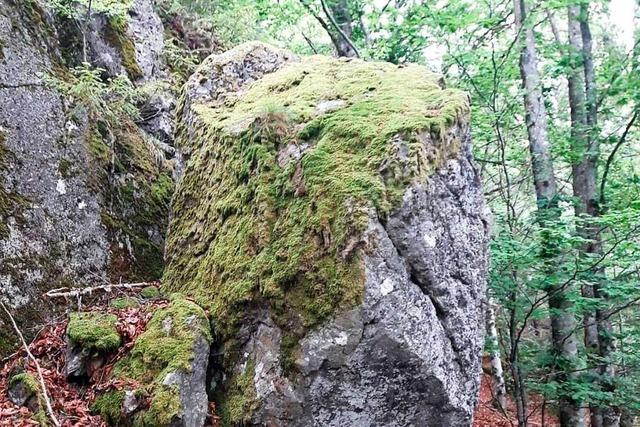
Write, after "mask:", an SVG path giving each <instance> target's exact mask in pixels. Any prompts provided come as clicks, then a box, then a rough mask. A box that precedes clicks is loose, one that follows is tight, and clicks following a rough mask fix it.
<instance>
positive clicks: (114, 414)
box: [91, 390, 125, 425]
mask: <svg viewBox="0 0 640 427" xmlns="http://www.w3.org/2000/svg"><path fill="white" fill-rule="evenodd" d="M124 395H125V392H124V391H120V390H113V391H109V392H107V393H105V394H103V395H102V396H98V398H97V399H96V400H95V401H94V402H93V404H92V405H91V411H93V412H94V413H96V414H98V415H100V416H101V417H102V418H103V419H104V420H105V421H106V422H107V423H108V424H109V425H117V424H118V422H119V421H120V417H121V414H122V403H123V401H124Z"/></svg>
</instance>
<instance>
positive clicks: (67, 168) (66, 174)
mask: <svg viewBox="0 0 640 427" xmlns="http://www.w3.org/2000/svg"><path fill="white" fill-rule="evenodd" d="M58 172H59V173H60V176H61V177H63V178H64V179H68V178H71V177H73V176H74V175H75V173H74V172H73V163H71V161H70V160H68V159H60V162H59V163H58Z"/></svg>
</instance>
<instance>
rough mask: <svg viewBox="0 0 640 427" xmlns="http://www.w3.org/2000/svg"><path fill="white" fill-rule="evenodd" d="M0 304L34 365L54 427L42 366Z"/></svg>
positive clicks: (54, 415) (54, 418)
mask: <svg viewBox="0 0 640 427" xmlns="http://www.w3.org/2000/svg"><path fill="white" fill-rule="evenodd" d="M0 305H1V306H2V309H3V310H4V312H5V313H7V316H9V320H11V324H12V325H13V329H14V330H15V331H16V334H18V337H19V338H20V341H22V346H23V347H24V350H25V351H26V352H27V356H29V359H31V360H32V361H33V363H34V364H35V365H36V370H37V371H38V379H39V380H40V387H41V388H42V397H43V399H44V402H45V404H46V405H47V412H48V413H49V418H51V422H52V423H53V425H55V426H56V427H60V421H58V419H57V418H56V414H54V412H53V408H52V407H51V400H50V399H49V393H48V392H47V386H46V385H45V383H44V377H43V376H42V368H40V364H39V363H38V361H37V360H36V358H35V357H34V356H33V354H32V353H31V351H30V350H29V346H28V345H27V342H26V341H25V339H24V336H23V335H22V332H20V329H19V328H18V325H17V324H16V321H15V319H14V318H13V316H12V315H11V312H9V310H8V309H7V307H6V306H5V305H4V303H3V302H2V301H0Z"/></svg>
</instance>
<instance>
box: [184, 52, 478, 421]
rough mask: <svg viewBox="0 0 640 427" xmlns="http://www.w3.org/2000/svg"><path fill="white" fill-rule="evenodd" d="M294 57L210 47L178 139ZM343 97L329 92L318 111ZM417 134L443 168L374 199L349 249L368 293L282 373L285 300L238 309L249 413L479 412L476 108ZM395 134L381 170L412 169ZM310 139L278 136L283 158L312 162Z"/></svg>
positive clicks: (373, 416) (335, 417)
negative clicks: (388, 207) (388, 202)
mask: <svg viewBox="0 0 640 427" xmlns="http://www.w3.org/2000/svg"><path fill="white" fill-rule="evenodd" d="M296 60H297V59H296V58H293V57H291V56H290V55H288V54H286V53H283V52H282V51H280V50H278V49H275V48H271V47H269V46H265V45H260V44H249V45H245V46H243V47H240V48H237V49H234V51H232V52H229V53H226V54H224V55H220V56H215V57H210V58H209V59H207V60H206V61H205V63H204V64H203V66H201V67H200V69H199V71H198V72H197V73H196V74H195V75H194V77H193V78H192V79H191V80H190V82H189V83H188V84H187V86H186V89H185V91H186V92H185V99H184V103H183V104H182V105H181V107H180V108H179V126H178V127H179V128H180V129H181V130H180V132H185V134H183V135H182V138H181V141H183V143H185V144H186V145H187V146H182V147H180V149H182V150H183V151H184V152H186V153H188V152H189V151H191V152H196V150H199V149H201V148H202V149H203V150H204V148H203V147H200V146H197V145H196V144H197V141H198V138H197V135H201V134H199V133H198V132H201V131H202V129H203V127H205V126H206V124H202V123H198V121H197V120H198V117H197V116H198V114H197V111H195V110H196V109H195V108H194V105H195V104H202V105H205V106H206V107H207V108H210V107H214V108H216V106H221V108H224V107H222V105H235V103H236V102H237V100H239V99H241V98H242V96H243V93H244V92H245V91H246V90H247V88H248V87H249V86H247V85H248V84H250V83H252V82H255V81H256V80H259V79H260V78H261V77H262V76H264V75H265V74H266V73H270V72H276V71H277V70H278V69H279V68H281V67H283V66H285V64H287V62H289V61H296ZM441 87H442V86H441ZM347 102H348V101H347ZM345 105H346V104H345V103H344V102H340V103H337V102H334V103H332V104H328V103H326V102H320V104H319V105H317V106H316V108H315V114H318V115H319V114H331V113H332V112H334V111H340V109H342V108H345ZM239 127H242V124H240V125H239ZM240 130H241V129H239V131H240ZM234 132H235V131H234V130H233V129H230V130H229V133H230V134H231V135H234V134H235V133H234ZM194 141H195V142H194ZM411 142H412V143H413V144H414V146H413V148H412V149H413V150H415V149H416V147H415V143H418V144H419V145H420V146H419V150H420V153H421V154H420V155H421V156H424V159H426V160H425V162H432V163H433V164H437V165H438V167H437V169H436V170H435V171H432V172H431V173H429V174H428V176H421V177H420V178H418V179H412V180H411V181H410V183H409V184H408V185H407V186H406V188H405V189H404V191H403V193H402V194H403V197H402V200H401V202H400V203H399V205H398V206H396V207H395V208H394V209H393V210H392V211H391V213H390V214H389V215H388V216H385V217H379V216H378V214H377V213H376V211H375V210H373V209H371V210H370V215H369V222H368V228H367V230H366V232H365V233H364V234H363V236H362V237H361V241H359V242H358V243H354V244H352V245H347V247H346V248H344V252H343V257H347V256H349V254H350V253H351V251H353V250H354V247H356V246H359V247H364V248H367V249H365V250H363V257H362V258H363V263H364V274H365V278H364V292H363V298H362V302H361V303H360V304H358V305H356V306H355V307H352V308H350V309H346V310H342V311H340V310H339V311H338V312H336V313H335V315H334V316H333V317H332V318H330V319H328V320H325V321H324V322H323V323H322V324H321V325H319V326H317V327H314V328H312V329H311V330H309V331H307V332H306V334H305V335H304V337H303V338H302V339H301V340H300V341H299V342H298V343H297V346H296V347H295V349H294V352H293V355H294V361H293V368H291V367H289V369H288V371H287V372H285V368H284V364H285V362H287V363H289V362H290V360H289V359H290V357H291V354H284V350H283V348H284V347H285V345H286V344H285V337H286V336H287V334H288V335H289V336H290V335H291V331H285V330H282V329H281V328H280V327H279V326H278V324H276V323H277V319H276V318H277V316H278V315H281V313H280V314H278V313H276V312H275V311H272V308H270V307H269V306H268V305H267V304H263V305H260V304H259V303H258V304H257V305H258V307H251V308H250V309H247V310H246V311H245V312H244V313H243V322H244V323H243V325H242V327H241V328H240V331H239V333H238V334H237V337H235V340H236V342H239V343H241V345H240V348H239V350H238V351H234V353H233V354H234V356H233V358H232V359H231V360H233V363H232V366H231V367H230V369H229V371H228V372H227V374H228V375H229V376H230V377H232V378H243V379H245V378H250V379H251V382H252V387H250V390H249V391H250V392H251V395H248V394H247V393H248V392H247V393H245V396H246V399H248V400H249V401H252V402H253V403H252V405H251V406H252V411H251V415H250V416H249V418H248V419H245V420H243V422H246V423H247V425H256V426H258V425H260V426H262V425H267V426H362V427H367V426H398V427H400V426H434V427H436V426H438V427H439V426H470V425H471V423H472V416H473V411H474V407H475V405H476V403H477V398H478V392H479V386H480V373H481V354H482V347H483V342H484V327H483V325H484V314H483V310H482V306H483V301H484V299H485V281H486V274H487V257H488V240H489V231H490V214H489V211H488V209H487V208H486V206H485V203H484V199H483V193H482V189H481V184H480V177H479V174H478V171H477V170H476V168H475V166H474V164H473V159H472V155H471V150H470V144H471V141H470V132H469V126H468V118H467V117H457V118H456V119H455V120H454V121H453V123H450V124H448V127H447V129H446V130H445V131H443V132H442V133H440V134H434V133H431V132H425V133H421V134H418V135H416V137H415V139H414V140H412V141H411ZM189 144H191V145H189ZM311 144H312V143H311ZM390 145H391V146H392V147H393V150H392V152H393V153H394V154H393V155H390V156H389V158H387V159H386V161H385V162H383V163H382V165H381V166H380V175H381V177H382V179H384V180H387V178H388V179H392V178H395V179H399V178H400V179H401V178H403V177H415V175H412V173H413V172H412V171H411V167H412V164H411V161H412V160H413V159H411V158H409V153H410V151H409V149H408V141H405V139H404V138H403V136H402V135H396V136H394V137H393V139H392V140H391V141H390ZM451 147H456V148H454V149H452V148H451ZM312 149H313V147H307V146H305V147H298V146H296V145H294V144H293V145H292V144H290V145H287V146H283V147H281V148H280V149H279V151H277V162H278V164H279V165H280V167H285V166H287V165H288V164H289V163H290V162H300V161H301V160H300V159H302V161H303V160H304V156H305V153H307V152H309V151H311V150H312ZM447 150H452V151H453V152H454V153H456V154H455V155H453V156H452V157H450V158H446V157H445V156H443V155H442V154H441V153H442V152H447ZM203 152H205V151H203ZM443 157H445V158H444V160H442V161H441V162H440V161H435V159H439V160H441V159H443ZM189 166H192V164H189ZM188 172H189V171H188ZM297 172H298V170H297V169H296V172H295V173H293V177H292V180H293V181H295V180H296V174H297ZM294 184H295V183H294ZM296 196H297V194H296ZM203 220H206V219H203ZM190 237H191V236H190ZM280 324H282V323H280ZM223 350H224V349H223ZM285 359H288V360H285ZM243 381H244V380H243ZM222 390H223V393H224V390H225V389H224V386H223V389H222ZM254 392H255V395H253V393H254ZM245 406H249V405H248V404H246V402H245Z"/></svg>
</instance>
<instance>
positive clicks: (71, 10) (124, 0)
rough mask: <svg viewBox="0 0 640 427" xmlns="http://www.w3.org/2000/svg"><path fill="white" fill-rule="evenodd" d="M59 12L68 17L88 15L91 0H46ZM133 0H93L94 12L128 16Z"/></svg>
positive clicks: (111, 15)
mask: <svg viewBox="0 0 640 427" xmlns="http://www.w3.org/2000/svg"><path fill="white" fill-rule="evenodd" d="M44 1H45V2H46V3H47V5H48V6H49V7H51V8H52V9H53V10H54V11H55V12H56V13H57V14H59V15H61V16H64V17H67V18H80V17H81V15H82V18H84V16H85V15H86V10H87V7H88V5H89V0H44ZM132 4H133V0H92V1H91V10H92V11H93V12H101V13H105V14H106V15H107V16H109V17H112V18H126V17H127V12H128V11H129V9H130V8H131V6H132Z"/></svg>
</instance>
